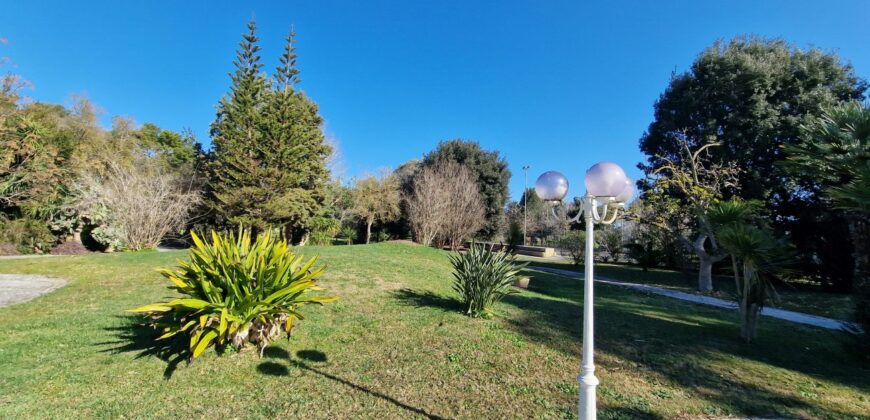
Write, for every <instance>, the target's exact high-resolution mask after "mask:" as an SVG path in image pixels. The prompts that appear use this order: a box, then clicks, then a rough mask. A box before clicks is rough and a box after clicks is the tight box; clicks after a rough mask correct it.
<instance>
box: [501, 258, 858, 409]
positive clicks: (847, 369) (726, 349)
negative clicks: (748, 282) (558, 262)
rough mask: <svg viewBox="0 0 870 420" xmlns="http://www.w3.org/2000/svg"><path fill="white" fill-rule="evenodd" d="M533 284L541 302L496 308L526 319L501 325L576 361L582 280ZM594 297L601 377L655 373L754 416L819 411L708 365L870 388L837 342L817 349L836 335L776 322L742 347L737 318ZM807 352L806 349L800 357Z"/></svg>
mask: <svg viewBox="0 0 870 420" xmlns="http://www.w3.org/2000/svg"><path fill="white" fill-rule="evenodd" d="M534 277H535V278H534V280H533V282H532V285H533V287H531V288H530V290H531V291H534V292H537V293H541V294H543V295H545V296H540V295H535V294H533V293H524V294H519V295H510V296H507V297H506V298H505V299H504V300H503V302H504V303H506V304H508V305H512V306H514V307H517V308H520V309H522V310H523V313H524V315H525V316H522V317H520V318H513V319H508V320H507V323H508V325H509V327H510V328H512V329H513V330H515V331H516V332H518V333H520V334H523V335H525V336H527V337H530V340H534V341H537V342H541V343H543V344H545V345H548V346H550V347H551V348H553V349H556V350H558V351H561V352H565V353H566V354H570V355H572V356H573V357H577V358H579V356H580V346H581V340H582V325H581V324H582V304H581V303H580V302H581V301H582V281H578V280H576V279H571V278H566V277H560V276H551V275H543V274H540V273H534ZM596 293H597V294H596V306H595V310H596V313H595V317H596V318H595V319H596V350H597V352H601V353H604V354H607V355H609V356H615V357H616V362H614V361H612V360H613V358H612V357H600V359H601V360H602V362H603V364H602V366H601V367H602V370H603V372H602V373H603V374H604V375H606V374H607V373H606V372H607V370H609V369H611V368H620V369H625V367H626V365H627V366H629V368H634V369H638V370H646V371H650V372H652V373H654V374H659V375H661V376H663V377H664V378H666V379H667V380H668V381H670V382H672V383H674V384H676V385H678V386H680V387H683V388H686V389H691V390H693V391H694V392H696V393H698V394H701V395H703V396H704V397H705V398H706V399H707V400H710V401H715V402H716V403H718V404H719V405H721V406H723V407H728V408H729V409H733V410H734V411H737V412H742V413H746V414H758V415H783V414H785V415H794V414H795V413H794V412H786V413H783V412H781V411H782V410H783V409H785V408H786V407H787V408H788V409H790V410H795V411H797V410H800V409H815V410H822V408H819V407H816V406H813V405H812V404H811V401H810V399H809V398H807V399H806V400H800V399H797V398H794V397H792V396H790V395H787V394H786V393H781V392H778V391H777V390H776V389H774V386H770V387H760V386H758V385H756V384H751V383H748V382H746V381H741V380H740V379H739V378H737V377H731V376H729V375H730V372H727V371H725V372H722V371H717V370H714V369H713V368H710V367H708V365H709V362H710V361H715V360H725V359H727V358H732V357H733V358H744V359H748V360H753V361H756V362H760V363H764V364H769V365H773V366H777V367H780V368H783V369H787V370H791V371H795V372H800V373H803V374H806V375H808V376H811V377H819V378H824V379H826V380H831V381H835V382H838V383H841V384H843V385H845V386H849V387H853V388H856V389H859V390H867V389H868V388H870V383H868V379H867V378H868V375H870V372H867V369H865V368H861V367H860V361H859V360H858V359H857V358H853V357H850V356H849V355H847V354H844V353H843V352H842V351H841V349H840V348H839V346H838V345H837V344H836V343H827V345H821V346H820V345H819V343H823V344H824V343H826V340H828V341H830V340H836V334H838V333H836V332H828V331H820V330H816V329H810V328H805V327H799V326H795V327H794V328H793V329H792V328H789V330H788V331H783V328H782V325H781V322H778V323H774V322H772V320H769V319H763V320H762V321H761V322H762V324H761V326H760V331H759V339H758V340H757V342H756V343H753V344H744V343H743V342H741V341H740V340H739V337H738V333H739V326H738V325H737V323H736V320H737V315H736V314H734V319H733V320H731V319H728V318H727V317H725V318H723V317H722V314H723V312H722V311H721V310H718V309H714V308H706V307H701V306H697V305H692V304H687V303H682V302H678V301H673V300H669V299H667V298H665V297H659V296H651V295H646V294H642V293H637V292H633V291H628V290H624V289H619V288H616V287H614V286H609V287H608V286H605V285H602V286H596ZM546 296H552V297H554V298H555V299H553V298H547V297H546ZM777 324H778V325H777ZM795 331H800V332H801V334H796V333H795ZM808 338H811V339H810V340H808ZM812 338H814V339H815V340H813V339H812ZM807 346H812V347H813V348H812V349H811V350H805V349H806V348H807ZM602 356H603V355H602ZM844 359H853V360H844ZM625 362H627V363H625ZM608 364H609V366H608ZM771 385H774V384H771ZM792 386H798V385H792ZM819 392H824V391H823V390H819ZM824 410H829V409H828V408H825V409H824ZM828 412H830V411H828ZM840 414H842V415H844V416H855V415H857V414H855V413H840Z"/></svg>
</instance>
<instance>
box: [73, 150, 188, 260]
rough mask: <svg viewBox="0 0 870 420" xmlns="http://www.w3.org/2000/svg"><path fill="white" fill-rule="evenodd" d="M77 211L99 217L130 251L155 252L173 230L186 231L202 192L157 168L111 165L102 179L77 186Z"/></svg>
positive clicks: (83, 181) (92, 175) (93, 178)
mask: <svg viewBox="0 0 870 420" xmlns="http://www.w3.org/2000/svg"><path fill="white" fill-rule="evenodd" d="M78 190H79V191H78V196H79V199H78V203H77V207H78V208H79V210H80V211H81V213H82V214H85V215H91V216H90V218H92V219H100V220H99V223H101V224H103V225H105V226H109V227H111V228H112V231H113V232H114V233H115V234H116V235H117V236H118V240H119V242H120V243H121V244H122V245H123V246H124V247H125V248H128V249H134V250H138V249H147V248H156V247H157V246H158V245H159V244H160V241H161V240H162V239H163V238H164V237H165V236H166V235H167V234H169V233H170V232H172V231H174V230H179V229H182V228H183V227H184V226H185V224H186V223H187V221H188V218H189V216H190V213H191V210H192V209H193V208H194V207H195V206H196V205H197V204H198V203H199V201H200V193H199V191H198V190H196V189H195V188H194V187H193V186H192V185H190V184H189V183H187V182H185V181H183V180H182V179H180V177H179V176H177V175H174V174H171V173H167V172H165V171H163V170H162V169H161V168H160V167H159V166H158V165H154V164H151V163H150V162H140V163H139V164H135V165H121V164H118V163H117V162H108V163H107V164H106V167H105V172H104V173H103V174H102V175H97V174H95V173H92V172H91V173H86V174H84V175H83V176H82V178H81V183H80V184H79V187H78Z"/></svg>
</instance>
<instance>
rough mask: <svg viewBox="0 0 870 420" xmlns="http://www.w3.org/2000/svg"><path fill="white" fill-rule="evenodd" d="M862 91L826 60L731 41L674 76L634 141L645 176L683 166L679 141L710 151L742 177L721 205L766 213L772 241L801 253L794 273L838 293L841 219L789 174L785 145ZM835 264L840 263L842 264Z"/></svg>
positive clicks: (771, 44) (752, 41)
mask: <svg viewBox="0 0 870 420" xmlns="http://www.w3.org/2000/svg"><path fill="white" fill-rule="evenodd" d="M866 89H867V83H866V81H864V80H862V79H860V78H859V77H858V76H857V75H856V74H855V72H854V70H853V69H852V67H851V66H850V65H848V64H845V63H843V62H842V61H841V60H840V59H839V57H837V56H836V55H835V54H833V53H829V52H825V51H821V50H818V49H806V50H804V49H798V48H795V47H794V46H792V45H790V44H788V43H787V42H785V41H783V40H779V39H761V38H756V37H737V38H734V39H733V40H731V41H726V42H716V43H715V44H713V45H712V46H711V47H709V48H707V49H706V50H704V51H703V52H702V53H701V54H700V55H699V56H698V57H697V58H696V60H695V61H694V63H693V64H692V66H691V68H690V69H689V70H688V71H686V72H685V73H682V74H675V75H674V76H673V77H672V79H671V81H670V84H669V86H668V88H667V89H666V90H665V92H663V93H662V95H661V97H660V98H659V100H658V101H657V102H656V105H655V120H654V121H653V122H652V124H650V126H649V129H648V130H647V132H646V133H645V134H644V135H643V137H642V138H641V139H640V148H641V151H642V152H643V153H645V154H646V155H647V163H646V164H645V165H644V166H643V169H644V171H645V172H646V173H647V174H652V173H653V172H655V171H656V170H658V169H659V168H661V167H662V166H663V165H664V164H665V162H666V160H671V161H674V162H679V161H681V160H682V157H681V154H680V150H681V148H682V146H681V144H680V142H681V140H686V141H688V143H689V146H690V147H691V148H692V149H693V150H694V149H696V148H698V147H699V146H702V145H705V144H710V143H721V147H716V148H714V149H710V150H709V156H708V157H709V160H710V161H711V162H716V163H722V164H725V165H727V164H735V165H737V166H739V167H740V169H741V172H740V174H739V176H738V178H737V182H736V184H735V188H734V189H732V190H728V189H726V190H725V191H723V193H724V197H723V198H724V199H728V198H730V197H731V196H733V195H734V194H735V193H736V192H737V191H739V195H740V196H741V197H742V198H744V199H748V200H760V201H761V202H764V203H765V206H767V207H768V209H770V210H771V211H770V214H769V220H770V221H771V224H772V227H773V228H774V229H775V230H776V231H777V232H781V233H783V232H788V234H789V236H790V239H791V240H792V241H793V243H795V245H797V247H798V249H799V250H800V252H801V260H802V262H803V266H802V270H804V271H805V272H807V273H808V274H810V275H813V276H814V277H816V278H817V279H818V280H819V281H820V282H822V283H823V284H825V285H829V287H831V288H835V289H839V290H841V291H843V290H845V289H848V287H849V283H850V282H851V275H850V274H849V272H848V270H842V267H843V266H849V265H851V262H850V261H848V260H849V259H850V258H849V255H850V254H851V252H852V250H851V244H850V243H848V242H847V241H842V240H841V239H842V236H843V235H844V234H845V233H846V232H845V231H846V227H845V222H844V221H843V217H842V216H841V215H838V214H832V213H831V212H829V206H828V205H826V204H825V203H824V201H825V200H824V199H823V197H822V191H821V189H820V188H819V186H818V183H817V180H816V176H817V172H816V171H798V172H794V171H790V170H788V169H787V168H786V167H784V166H782V165H778V163H780V162H783V161H784V158H785V154H784V153H782V147H783V146H784V145H794V144H798V143H800V142H801V141H802V137H803V135H802V129H801V127H802V126H806V125H807V124H810V123H812V121H814V120H815V119H816V118H817V117H819V116H821V115H822V113H823V110H825V109H828V108H830V107H832V106H834V105H836V104H837V103H839V102H841V101H849V100H860V99H862V98H863V97H864V94H865V91H866ZM844 257H845V260H846V261H844Z"/></svg>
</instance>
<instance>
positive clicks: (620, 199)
mask: <svg viewBox="0 0 870 420" xmlns="http://www.w3.org/2000/svg"><path fill="white" fill-rule="evenodd" d="M584 183H585V184H586V195H584V196H583V197H582V198H581V210H582V211H581V212H579V213H577V216H576V217H574V218H573V219H571V220H570V221H569V223H574V222H577V221H579V220H580V217H581V216H582V217H583V219H584V220H585V222H586V255H585V258H586V261H585V264H584V265H585V267H584V271H585V272H584V276H583V359H582V361H581V363H580V375H579V376H577V382H579V383H580V396H579V399H578V402H577V415H578V417H579V418H580V419H583V420H594V419H595V417H596V403H595V388H596V387H597V386H598V378H596V377H595V363H594V347H595V346H594V340H595V332H594V328H595V323H594V318H593V317H594V312H593V287H592V286H593V283H594V280H593V275H594V273H593V271H594V270H593V262H594V258H593V255H592V252H593V251H594V250H593V235H594V232H593V229H594V225H595V224H596V223H598V224H603V225H609V224H611V223H613V222H614V221H615V220H616V217H617V215H618V212H619V209H621V208H624V207H625V202H626V201H628V199H629V198H631V196H632V194H634V186H633V184H632V182H631V180H630V179H629V178H628V177H627V176H626V175H625V171H623V170H622V168H620V167H619V165H617V164H615V163H613V162H599V163H596V164H595V165H593V166H592V167H591V168H589V170H587V171H586V179H585V180H584ZM535 194H537V195H538V197H540V198H541V199H542V200H544V201H548V202H551V203H553V204H554V206H553V215H554V216H555V217H558V216H557V215H556V210H555V205H558V204H559V203H561V202H562V200H563V199H564V198H565V196H566V195H567V194H568V179H567V178H565V176H564V175H562V174H560V173H559V172H555V171H549V172H544V173H543V174H541V176H540V177H538V180H537V181H536V182H535Z"/></svg>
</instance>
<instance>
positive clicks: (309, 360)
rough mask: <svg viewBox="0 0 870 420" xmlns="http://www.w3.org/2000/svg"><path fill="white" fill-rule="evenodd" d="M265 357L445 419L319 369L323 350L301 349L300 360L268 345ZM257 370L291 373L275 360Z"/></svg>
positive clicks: (273, 374)
mask: <svg viewBox="0 0 870 420" xmlns="http://www.w3.org/2000/svg"><path fill="white" fill-rule="evenodd" d="M263 357H266V358H269V359H282V360H286V361H287V363H288V364H289V366H292V367H295V368H299V369H303V370H306V371H308V372H311V373H314V374H317V375H320V376H322V377H324V378H327V379H330V380H333V381H335V382H338V383H340V384H342V385H345V386H347V387H350V388H352V389H354V390H356V391H361V392H364V393H366V394H369V395H371V396H373V397H377V398H380V399H382V400H384V401H387V402H389V403H391V404H393V405H395V406H397V407H399V408H402V409H405V410H407V411H410V412H412V413H415V414H418V415H420V416H423V417H426V418H429V419H443V417H440V416H437V415H434V414H430V413H428V412H427V411H426V410H423V409H422V408H418V407H413V406H410V405H408V404H405V403H403V402H401V401H399V400H397V399H395V398H393V397H391V396H389V395H386V394H382V393H380V392H378V391H375V390H372V389H369V388H366V387H364V386H362V385H358V384H355V383H353V382H351V381H348V380H347V379H344V378H341V377H339V376H336V375H333V374H331V373H329V372H326V371H324V370H321V369H318V368H317V367H315V366H314V365H315V364H317V363H323V362H326V361H327V356H326V354H325V353H323V352H321V351H318V350H300V351H297V352H296V357H297V358H298V360H294V359H292V358H291V357H290V353H288V352H287V350H284V349H282V348H279V347H274V346H270V347H267V348H266V349H265V351H264V352H263ZM257 371H259V372H260V373H262V374H265V375H272V376H288V375H289V374H290V370H289V369H288V365H285V364H282V363H278V362H274V361H267V362H263V363H260V365H259V366H257Z"/></svg>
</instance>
